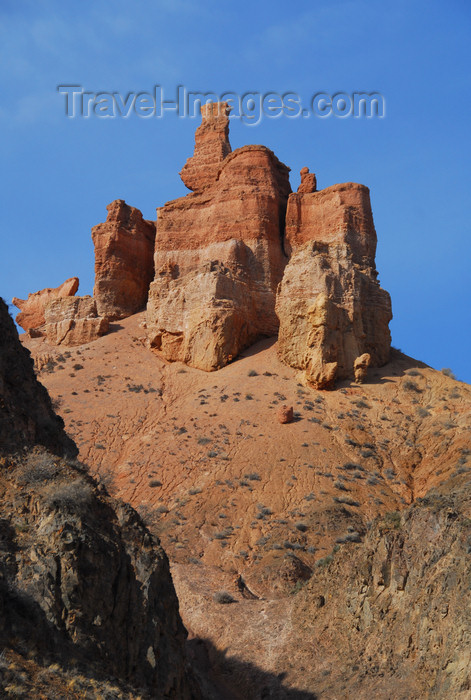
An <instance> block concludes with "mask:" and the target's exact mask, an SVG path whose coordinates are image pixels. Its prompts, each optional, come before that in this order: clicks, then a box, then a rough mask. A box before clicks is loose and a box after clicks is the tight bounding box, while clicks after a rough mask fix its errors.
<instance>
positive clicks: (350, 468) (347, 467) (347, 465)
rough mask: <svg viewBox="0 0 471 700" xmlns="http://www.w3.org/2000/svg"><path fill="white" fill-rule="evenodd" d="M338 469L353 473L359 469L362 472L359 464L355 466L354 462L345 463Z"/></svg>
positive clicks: (362, 469)
mask: <svg viewBox="0 0 471 700" xmlns="http://www.w3.org/2000/svg"><path fill="white" fill-rule="evenodd" d="M339 469H345V471H355V470H356V469H359V470H360V471H364V468H363V467H362V466H361V464H357V463H356V462H345V464H344V465H343V467H339Z"/></svg>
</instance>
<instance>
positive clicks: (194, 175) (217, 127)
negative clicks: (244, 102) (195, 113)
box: [180, 102, 232, 192]
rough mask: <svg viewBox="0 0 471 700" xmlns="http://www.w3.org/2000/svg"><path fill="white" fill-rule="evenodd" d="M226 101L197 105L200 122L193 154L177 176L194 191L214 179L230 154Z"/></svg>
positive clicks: (206, 185) (214, 180) (197, 190)
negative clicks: (200, 117) (199, 109)
mask: <svg viewBox="0 0 471 700" xmlns="http://www.w3.org/2000/svg"><path fill="white" fill-rule="evenodd" d="M229 112H230V107H229V105H228V104H227V102H216V103H211V104H207V105H202V106H201V116H202V121H201V124H200V126H199V127H198V128H197V130H196V134H195V152H194V155H193V156H192V157H191V158H188V160H187V161H186V163H185V165H184V166H183V168H182V170H181V172H180V177H181V179H182V180H183V182H184V183H185V185H186V186H187V187H188V189H189V190H193V191H194V192H201V191H202V190H204V189H206V188H207V187H209V186H210V185H212V184H213V183H214V182H216V180H217V176H218V173H219V170H220V168H221V165H222V163H223V161H224V159H225V158H226V156H228V155H229V153H230V152H231V150H232V149H231V144H230V143H229V116H228V115H229Z"/></svg>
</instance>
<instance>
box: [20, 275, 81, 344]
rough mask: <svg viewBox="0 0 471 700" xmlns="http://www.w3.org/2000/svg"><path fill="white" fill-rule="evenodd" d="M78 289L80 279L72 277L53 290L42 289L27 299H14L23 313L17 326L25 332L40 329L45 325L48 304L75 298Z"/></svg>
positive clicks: (48, 288) (29, 295)
mask: <svg viewBox="0 0 471 700" xmlns="http://www.w3.org/2000/svg"><path fill="white" fill-rule="evenodd" d="M78 287H79V280H78V277H70V279H68V280H66V281H65V282H62V284H60V285H59V286H58V287H54V288H53V289H51V288H50V287H46V289H41V290H40V291H39V292H33V293H32V294H28V298H27V299H17V298H16V297H14V298H13V300H12V301H13V303H14V305H15V306H17V307H18V308H19V309H20V311H21V313H19V314H18V315H17V317H16V322H17V324H18V325H19V326H21V327H22V328H23V329H24V330H25V331H29V330H31V329H37V328H39V327H40V326H42V325H43V324H44V307H45V306H46V304H48V303H49V302H50V301H52V300H53V299H60V298H62V297H73V296H74V294H75V293H76V292H77V290H78Z"/></svg>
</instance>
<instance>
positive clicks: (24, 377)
mask: <svg viewBox="0 0 471 700" xmlns="http://www.w3.org/2000/svg"><path fill="white" fill-rule="evenodd" d="M32 445H43V446H44V447H47V448H48V449H49V450H50V451H51V452H54V453H55V454H60V455H64V454H68V455H69V456H74V455H75V454H77V448H76V446H75V444H74V443H73V441H72V440H71V439H70V438H69V437H68V436H67V435H66V433H65V431H64V422H63V421H62V418H59V416H57V415H56V414H55V413H54V411H53V409H52V404H51V399H50V398H49V394H48V393H47V391H46V389H45V388H44V387H43V385H42V384H41V383H40V382H38V380H37V379H36V377H35V374H34V371H33V360H32V359H31V356H30V353H29V351H28V350H27V349H26V348H25V347H23V345H22V344H21V343H20V341H19V338H18V333H17V331H16V328H15V325H14V323H13V320H12V319H11V317H10V315H9V313H8V307H7V305H6V304H5V302H4V301H3V300H2V299H0V449H1V450H2V452H6V451H17V450H19V449H21V448H23V447H31V446H32Z"/></svg>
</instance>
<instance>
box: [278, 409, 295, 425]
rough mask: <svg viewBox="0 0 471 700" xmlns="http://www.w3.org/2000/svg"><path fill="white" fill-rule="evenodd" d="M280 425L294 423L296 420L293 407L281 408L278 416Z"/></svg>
mask: <svg viewBox="0 0 471 700" xmlns="http://www.w3.org/2000/svg"><path fill="white" fill-rule="evenodd" d="M276 416H277V418H278V422H279V423H292V422H293V418H294V412H293V407H292V406H286V405H283V406H280V408H279V409H278V412H277V414H276Z"/></svg>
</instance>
